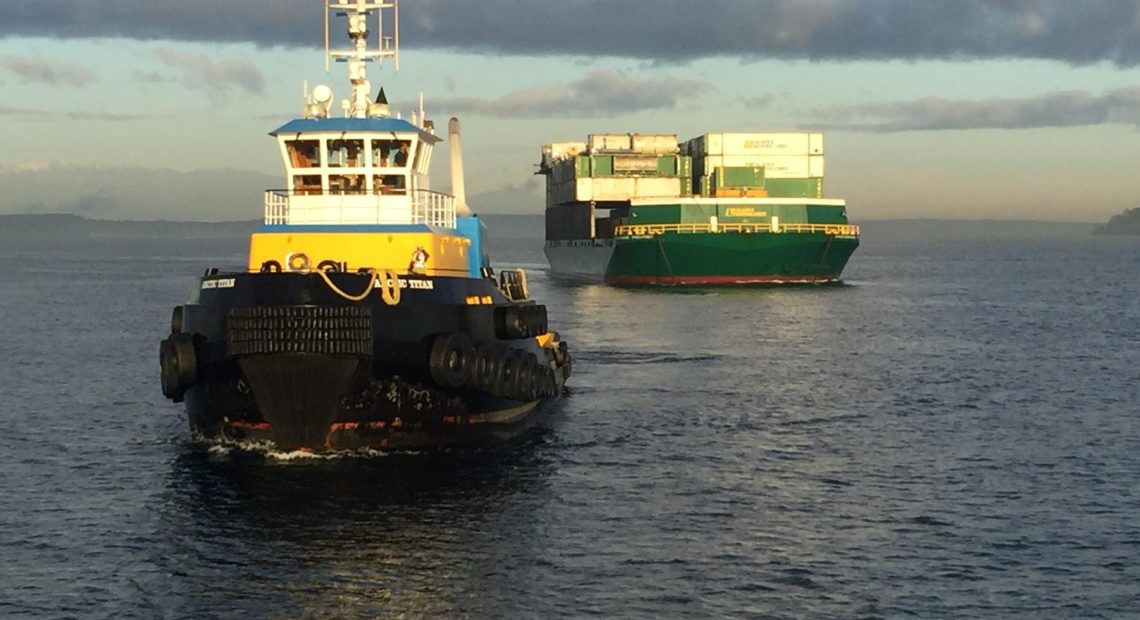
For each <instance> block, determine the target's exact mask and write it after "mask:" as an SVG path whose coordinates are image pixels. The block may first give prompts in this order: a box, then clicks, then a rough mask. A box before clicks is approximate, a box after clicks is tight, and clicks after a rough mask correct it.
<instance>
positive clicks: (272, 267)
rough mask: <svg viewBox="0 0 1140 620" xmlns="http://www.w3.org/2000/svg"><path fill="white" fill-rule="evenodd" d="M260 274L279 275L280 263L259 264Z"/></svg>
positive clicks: (266, 262) (269, 261) (270, 261)
mask: <svg viewBox="0 0 1140 620" xmlns="http://www.w3.org/2000/svg"><path fill="white" fill-rule="evenodd" d="M261 273H281V263H279V262H277V261H275V260H267V261H265V262H264V263H261Z"/></svg>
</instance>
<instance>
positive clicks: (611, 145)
mask: <svg viewBox="0 0 1140 620" xmlns="http://www.w3.org/2000/svg"><path fill="white" fill-rule="evenodd" d="M589 146H590V154H596V153H605V152H613V151H629V150H630V146H631V142H630V135H629V134H627V133H592V134H590V135H589Z"/></svg>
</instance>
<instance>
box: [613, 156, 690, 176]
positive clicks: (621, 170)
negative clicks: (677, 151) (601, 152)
mask: <svg viewBox="0 0 1140 620" xmlns="http://www.w3.org/2000/svg"><path fill="white" fill-rule="evenodd" d="M612 158H613V171H614V174H652V175H656V174H657V173H658V172H659V171H660V166H661V164H662V162H669V161H671V160H673V159H675V158H673V157H657V156H655V155H614V156H612ZM674 167H676V164H675V163H674ZM665 174H670V175H672V174H676V173H675V172H673V171H669V172H666V173H665Z"/></svg>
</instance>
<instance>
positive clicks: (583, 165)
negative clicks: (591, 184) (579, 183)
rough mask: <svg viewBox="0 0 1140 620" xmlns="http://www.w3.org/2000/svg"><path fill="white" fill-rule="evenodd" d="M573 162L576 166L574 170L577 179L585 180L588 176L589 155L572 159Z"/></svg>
mask: <svg viewBox="0 0 1140 620" xmlns="http://www.w3.org/2000/svg"><path fill="white" fill-rule="evenodd" d="M574 161H575V164H576V166H577V167H576V169H575V173H576V174H577V175H578V178H586V177H588V176H590V156H589V155H579V156H577V157H575V158H574Z"/></svg>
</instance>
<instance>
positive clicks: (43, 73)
mask: <svg viewBox="0 0 1140 620" xmlns="http://www.w3.org/2000/svg"><path fill="white" fill-rule="evenodd" d="M0 67H3V68H4V69H7V70H8V71H10V72H12V73H15V74H16V75H18V76H20V77H21V78H23V80H24V81H25V82H28V83H32V82H39V83H43V84H61V85H70V86H85V85H87V84H90V83H91V82H94V81H95V74H94V73H93V72H92V71H91V70H90V69H88V68H87V67H85V66H83V65H81V64H78V63H76V62H74V61H55V62H48V61H47V60H44V59H43V58H39V57H35V56H13V55H11V54H0Z"/></svg>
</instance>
